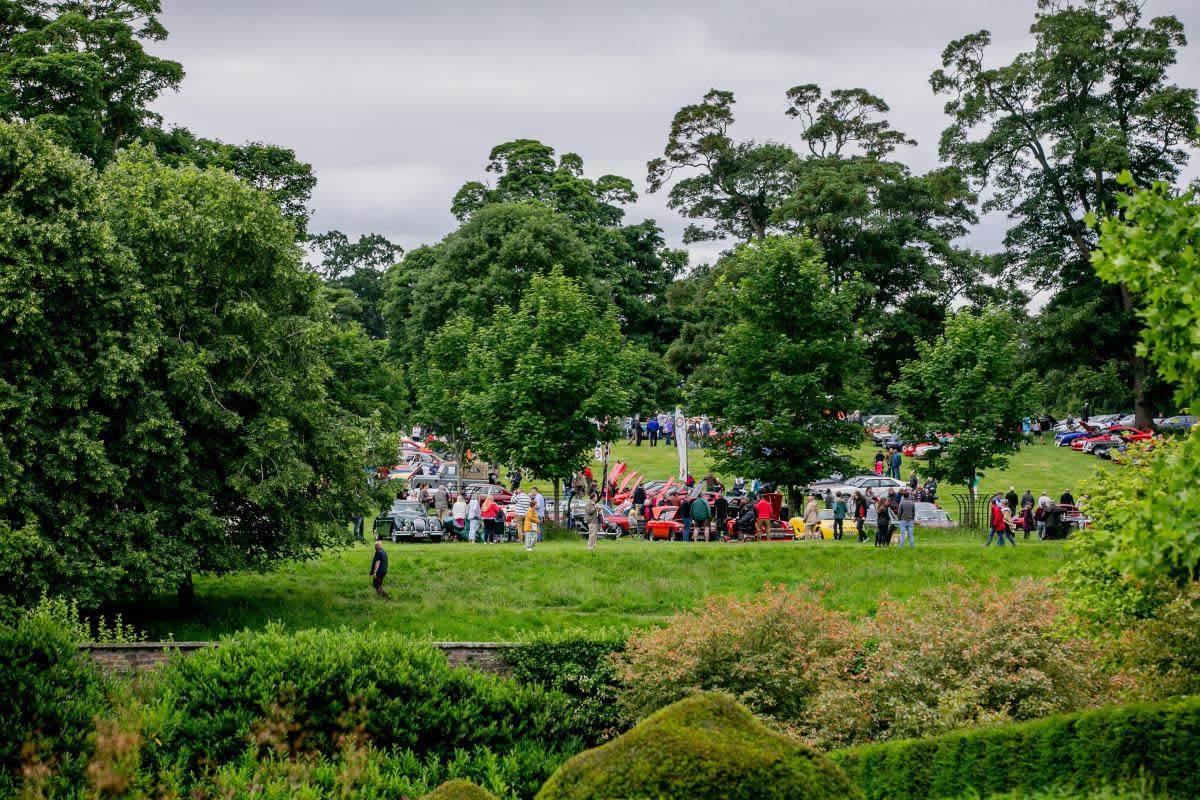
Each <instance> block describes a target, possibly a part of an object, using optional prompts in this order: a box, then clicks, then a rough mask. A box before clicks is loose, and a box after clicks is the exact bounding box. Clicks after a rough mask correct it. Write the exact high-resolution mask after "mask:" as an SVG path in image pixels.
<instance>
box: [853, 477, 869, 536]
mask: <svg viewBox="0 0 1200 800" xmlns="http://www.w3.org/2000/svg"><path fill="white" fill-rule="evenodd" d="M854 527H855V528H857V529H858V543H859V544H862V543H863V542H865V541H867V499H866V498H865V497H863V494H862V492H860V491H857V490H856V491H855V492H854Z"/></svg>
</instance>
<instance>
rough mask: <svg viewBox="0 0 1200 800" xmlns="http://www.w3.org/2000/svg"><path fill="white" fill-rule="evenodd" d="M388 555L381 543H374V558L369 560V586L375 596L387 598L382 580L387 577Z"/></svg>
mask: <svg viewBox="0 0 1200 800" xmlns="http://www.w3.org/2000/svg"><path fill="white" fill-rule="evenodd" d="M387 571H388V554H387V551H386V550H384V549H383V542H375V557H374V558H372V559H371V573H370V574H371V584H372V585H373V586H374V587H375V596H376V597H382V598H385V599H386V598H387V596H388V593H387V592H385V591H384V590H383V579H384V578H386V577H387Z"/></svg>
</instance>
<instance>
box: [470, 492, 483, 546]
mask: <svg viewBox="0 0 1200 800" xmlns="http://www.w3.org/2000/svg"><path fill="white" fill-rule="evenodd" d="M482 527H483V509H482V508H481V507H480V505H479V494H478V493H476V494H473V495H471V502H469V503H467V541H468V542H470V543H471V544H475V537H476V536H477V535H479V529H480V528H482Z"/></svg>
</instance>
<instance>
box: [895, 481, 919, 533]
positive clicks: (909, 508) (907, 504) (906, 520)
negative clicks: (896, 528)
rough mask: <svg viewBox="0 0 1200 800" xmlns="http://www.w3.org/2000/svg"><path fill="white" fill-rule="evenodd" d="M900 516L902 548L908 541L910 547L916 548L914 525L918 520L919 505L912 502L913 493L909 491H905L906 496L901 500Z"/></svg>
mask: <svg viewBox="0 0 1200 800" xmlns="http://www.w3.org/2000/svg"><path fill="white" fill-rule="evenodd" d="M899 516H900V546H901V547H904V542H905V540H907V541H908V546H909V547H916V546H917V543H916V542H915V541H914V540H913V524H914V523H915V522H916V520H917V504H916V503H914V502H913V501H912V492H910V491H909V490H908V489H905V490H904V494H903V496H902V497H901V498H900V510H899Z"/></svg>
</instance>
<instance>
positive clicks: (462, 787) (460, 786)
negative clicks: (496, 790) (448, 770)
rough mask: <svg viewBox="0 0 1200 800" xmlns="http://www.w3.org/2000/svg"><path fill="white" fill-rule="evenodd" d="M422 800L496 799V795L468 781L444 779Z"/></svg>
mask: <svg viewBox="0 0 1200 800" xmlns="http://www.w3.org/2000/svg"><path fill="white" fill-rule="evenodd" d="M422 800H496V796H495V795H494V794H492V793H491V792H489V791H487V790H486V789H481V788H480V787H478V786H476V785H475V784H473V783H471V782H470V781H464V780H452V781H446V782H445V783H443V784H442V785H441V786H439V787H437V788H436V789H434V790H433V791H432V792H430V793H429V794H427V795H425V797H423V798H422Z"/></svg>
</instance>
